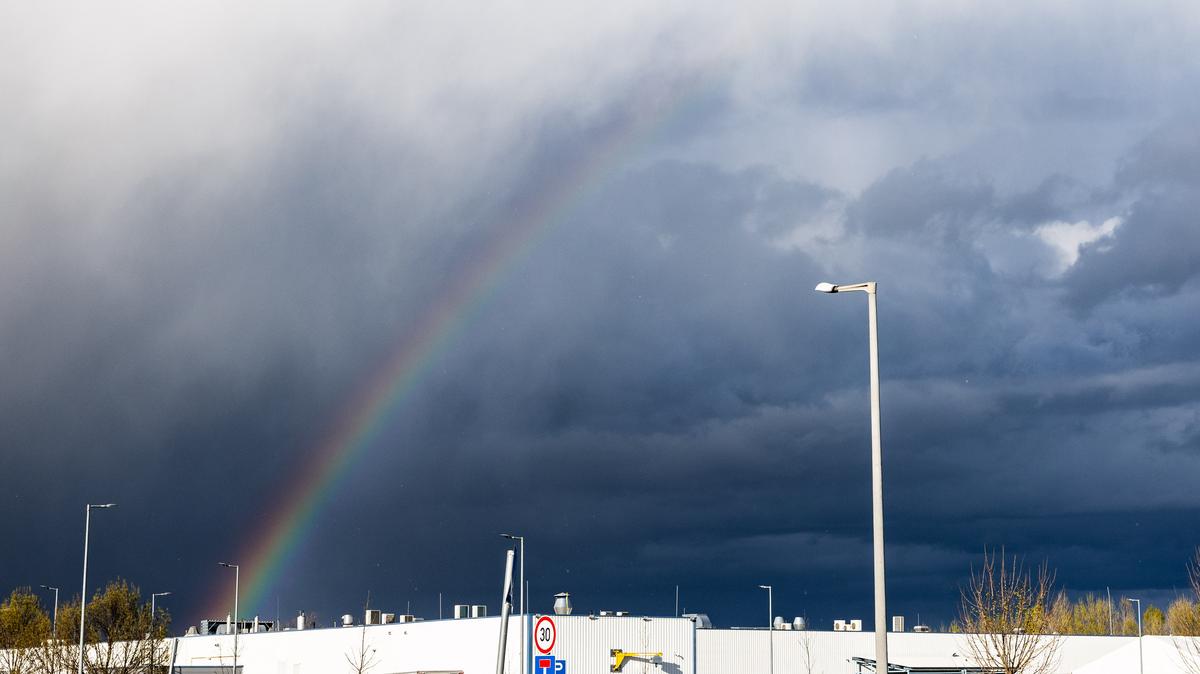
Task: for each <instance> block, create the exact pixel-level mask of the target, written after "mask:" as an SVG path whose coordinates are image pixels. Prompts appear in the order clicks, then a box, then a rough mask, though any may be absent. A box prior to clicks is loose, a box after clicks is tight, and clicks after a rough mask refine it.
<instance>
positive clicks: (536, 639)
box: [533, 615, 558, 655]
mask: <svg viewBox="0 0 1200 674" xmlns="http://www.w3.org/2000/svg"><path fill="white" fill-rule="evenodd" d="M557 638H558V630H556V629H555V628H554V621H553V620H551V619H550V616H545V615H544V616H542V617H541V618H538V621H537V623H536V624H535V625H534V626H533V644H534V645H535V646H537V649H538V652H539V653H542V654H544V655H550V651H552V650H554V640H555V639H557Z"/></svg>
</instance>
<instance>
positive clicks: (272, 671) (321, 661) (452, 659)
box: [164, 615, 1188, 674]
mask: <svg viewBox="0 0 1200 674" xmlns="http://www.w3.org/2000/svg"><path fill="white" fill-rule="evenodd" d="M500 620H501V619H500V618H499V617H486V618H466V619H446V620H428V621H415V622H397V623H389V624H382V625H374V624H373V625H354V626H346V627H339V628H324V629H304V630H290V631H280V632H258V633H246V634H241V635H239V636H238V653H237V672H238V673H239V674H333V673H337V672H353V673H358V672H363V673H368V674H410V673H439V674H440V673H458V672H462V673H463V674H494V673H495V672H496V659H497V652H498V650H499V636H500ZM705 624H706V621H705V620H704V619H696V618H687V617H682V618H676V617H652V616H647V617H640V616H613V615H607V616H581V615H574V616H572V615H550V616H542V615H528V616H513V617H511V618H509V629H508V636H507V640H506V655H505V670H504V671H505V672H506V673H507V674H521V673H522V672H524V673H525V674H611V673H612V672H622V673H623V674H731V673H735V672H746V673H754V674H857V673H859V672H873V671H874V660H873V658H874V635H873V633H871V632H852V631H819V630H792V629H775V630H767V629H765V628H763V629H712V628H707V627H705ZM1053 638H1056V639H1059V642H1058V644H1059V648H1058V658H1057V665H1056V667H1057V668H1056V669H1055V670H1054V671H1055V672H1058V673H1061V674H1136V673H1137V672H1139V671H1141V672H1153V673H1154V674H1175V673H1179V674H1184V673H1185V672H1187V671H1188V670H1187V669H1186V668H1185V665H1184V664H1183V661H1182V658H1183V657H1184V656H1183V652H1182V650H1181V649H1180V645H1181V643H1182V642H1180V641H1177V640H1176V639H1174V638H1172V637H1157V636H1156V637H1145V638H1143V639H1142V640H1140V643H1139V639H1138V638H1137V637H1105V636H1101V637H1096V636H1062V637H1053ZM967 639H968V637H966V636H964V635H961V634H942V633H914V632H901V633H891V634H889V637H888V644H889V646H888V647H889V659H890V660H891V665H892V669H891V671H892V672H913V673H916V672H924V673H927V674H949V673H954V674H961V673H964V672H980V671H981V670H980V668H979V667H978V665H977V664H976V663H975V662H974V661H972V660H971V658H970V657H969V656H968V653H969V650H968V645H967V641H966V640H967ZM233 649H234V637H233V636H232V635H226V634H220V635H195V636H185V637H179V638H174V639H171V640H170V644H169V648H168V649H167V651H166V653H165V654H164V655H165V656H166V657H168V658H169V662H170V670H169V671H171V672H176V673H178V674H218V673H222V674H223V673H226V672H233V665H234V652H233ZM164 664H165V663H164ZM360 664H361V665H365V666H360ZM522 665H524V667H523V666H522Z"/></svg>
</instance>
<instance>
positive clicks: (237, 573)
mask: <svg viewBox="0 0 1200 674" xmlns="http://www.w3.org/2000/svg"><path fill="white" fill-rule="evenodd" d="M217 564H220V565H221V566H223V567H225V568H227V569H233V674H237V656H238V632H240V631H241V630H239V629H238V591H239V586H240V578H241V575H242V570H241V568H240V567H239V566H238V565H237V564H230V563H228V562H217Z"/></svg>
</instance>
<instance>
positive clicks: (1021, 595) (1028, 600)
mask: <svg viewBox="0 0 1200 674" xmlns="http://www.w3.org/2000/svg"><path fill="white" fill-rule="evenodd" d="M1053 587H1054V574H1052V573H1051V572H1050V571H1049V569H1048V568H1047V567H1046V565H1045V564H1043V565H1042V566H1041V567H1039V568H1038V571H1037V578H1036V579H1034V578H1033V577H1032V576H1031V574H1030V571H1029V569H1027V568H1025V566H1024V564H1022V563H1021V562H1020V561H1019V560H1018V559H1017V558H1016V557H1013V559H1012V561H1011V563H1010V562H1008V561H1006V560H1005V558H1004V551H1003V550H1001V551H1000V554H998V555H997V554H995V553H992V554H989V553H987V552H984V555H983V565H982V566H981V567H980V568H979V569H978V571H977V572H976V571H975V570H974V569H973V570H972V572H971V582H970V585H969V586H968V587H967V588H965V589H964V590H962V600H961V604H960V608H959V622H960V624H961V626H962V630H963V632H964V635H963V636H964V640H965V641H966V648H967V650H968V651H969V652H970V653H971V656H972V657H973V658H974V659H975V661H976V663H977V664H978V665H979V666H980V667H981V668H983V669H984V670H985V671H994V672H999V673H1002V674H1050V673H1051V672H1054V671H1055V669H1056V667H1057V666H1058V651H1059V647H1060V645H1061V638H1060V637H1059V636H1058V635H1056V634H1053V633H1052V632H1053V625H1052V617H1051V606H1050V601H1051V597H1052V596H1053Z"/></svg>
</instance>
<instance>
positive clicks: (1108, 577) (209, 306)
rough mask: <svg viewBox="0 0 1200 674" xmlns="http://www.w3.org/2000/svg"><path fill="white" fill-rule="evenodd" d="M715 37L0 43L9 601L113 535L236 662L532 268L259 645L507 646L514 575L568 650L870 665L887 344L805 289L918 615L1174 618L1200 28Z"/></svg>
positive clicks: (681, 9)
mask: <svg viewBox="0 0 1200 674" xmlns="http://www.w3.org/2000/svg"><path fill="white" fill-rule="evenodd" d="M708 4H709V5H710V6H707V7H703V8H702V7H700V6H699V5H698V4H697V3H695V2H662V3H653V4H648V3H645V2H605V3H595V4H591V5H585V4H581V3H561V2H548V3H532V2H531V3H499V4H497V5H496V6H492V7H488V6H483V7H481V6H478V5H479V3H461V4H453V3H444V2H439V3H426V4H421V3H388V2H380V3H369V2H359V3H317V4H315V6H313V7H302V6H299V5H298V4H297V3H294V2H278V3H275V2H258V3H244V2H207V3H199V4H188V5H182V4H179V5H175V4H173V3H160V2H150V3H144V4H137V3H122V2H118V3H102V4H97V3H53V2H47V3H15V2H14V3H7V4H5V5H3V6H0V91H2V92H3V94H2V95H0V133H2V134H3V150H2V151H0V485H2V489H0V499H3V509H2V511H0V512H2V516H0V540H4V541H6V544H5V545H4V546H3V552H0V587H2V588H3V589H5V590H7V589H8V588H11V587H15V586H20V585H32V586H34V587H36V586H37V585H39V584H42V583H45V584H50V585H59V586H61V587H62V588H63V590H64V596H65V595H66V594H74V593H77V592H78V591H79V575H78V574H79V568H80V562H81V556H82V550H81V548H82V546H81V543H82V540H81V539H82V533H83V531H82V529H83V510H84V504H85V503H87V502H89V501H90V502H108V501H115V502H118V503H119V504H120V507H119V508H118V509H116V510H112V511H107V512H103V513H99V514H97V515H96V517H94V518H93V528H92V541H93V542H92V551H91V558H90V569H91V570H90V577H91V579H93V580H94V581H95V582H97V583H99V582H102V581H103V580H105V579H108V578H114V577H117V576H121V577H125V578H128V579H129V580H131V581H133V582H134V583H137V584H138V585H140V586H141V588H142V589H143V591H144V592H146V593H149V592H157V591H163V590H170V591H173V592H174V593H175V594H174V596H172V597H170V598H167V599H165V600H164V604H165V605H166V606H168V607H169V608H170V609H171V610H172V611H174V612H175V614H176V620H177V623H193V622H195V621H196V620H198V619H199V618H201V617H206V616H202V615H201V613H202V612H203V611H204V610H206V608H208V607H211V606H212V605H213V601H214V599H213V596H214V592H215V591H216V590H217V589H218V588H221V587H223V584H227V581H228V580H229V579H228V574H227V573H224V570H223V569H220V568H219V567H217V566H216V562H217V561H219V560H227V559H228V560H229V561H239V560H237V559H230V558H232V557H236V556H237V555H239V554H244V551H245V550H246V549H247V548H248V546H253V544H254V541H251V540H248V539H249V538H250V537H252V536H254V535H255V534H254V532H255V531H257V530H258V529H259V528H260V526H261V525H262V523H263V522H264V521H267V520H269V519H270V518H272V517H277V516H278V513H279V508H280V506H279V502H280V500H281V499H282V496H283V494H284V492H285V490H286V488H287V486H288V485H290V484H292V483H294V482H295V481H296V479H297V476H298V475H299V474H300V473H301V472H302V470H303V469H304V468H305V467H306V466H308V465H310V464H311V463H312V461H313V456H314V453H316V452H317V450H318V448H319V447H320V444H321V442H322V441H323V439H325V438H326V437H328V436H329V434H330V433H331V429H333V428H334V427H335V425H336V423H337V422H338V421H339V420H340V419H342V418H344V417H345V415H346V414H347V413H348V409H349V408H350V406H352V405H353V402H352V401H353V400H354V396H355V395H356V394H357V393H358V392H359V391H360V390H362V388H363V386H364V385H365V384H366V382H369V381H371V380H372V379H373V378H374V377H377V376H379V372H380V371H381V369H382V368H383V367H384V366H385V363H387V362H388V359H389V357H390V356H391V355H392V354H393V353H394V352H395V351H396V349H398V348H401V347H402V345H404V344H405V343H407V342H408V341H409V340H411V339H413V334H414V331H416V330H419V328H420V325H421V322H422V321H423V320H426V319H427V317H429V316H431V315H434V314H436V312H437V311H438V310H439V303H443V304H444V303H445V302H446V299H445V298H446V297H447V296H448V293H452V290H453V288H455V284H456V283H459V282H461V281H462V280H463V279H472V278H475V277H473V276H472V274H476V273H477V271H478V270H479V269H480V268H481V265H482V264H483V263H482V262H481V260H486V259H488V255H490V254H492V253H490V252H489V251H495V250H498V249H500V250H501V252H500V253H499V254H498V255H499V257H497V258H495V262H496V264H495V266H494V268H493V269H491V270H490V271H488V272H487V273H486V274H484V275H483V276H482V277H480V278H478V279H476V281H477V282H476V281H472V283H474V285H473V286H471V287H470V288H469V290H470V292H469V293H468V300H469V301H464V302H460V303H459V304H458V305H454V306H453V307H452V308H453V309H454V315H455V316H456V317H457V318H456V320H457V321H459V322H458V323H457V328H456V329H454V330H451V331H449V332H448V333H447V337H446V338H445V339H444V340H442V342H440V344H439V348H437V349H435V350H433V351H431V353H430V356H429V358H428V359H427V360H428V362H427V363H425V368H424V369H423V371H422V374H421V376H419V377H418V378H417V379H416V380H415V384H414V385H413V386H412V387H411V390H409V391H408V393H407V395H406V396H404V397H403V398H402V399H401V400H400V402H399V404H397V405H396V406H394V407H393V408H391V409H390V410H389V411H388V412H387V414H386V415H385V416H384V418H383V419H382V420H381V421H380V425H379V427H378V434H377V435H376V436H375V437H374V438H373V440H372V441H371V442H370V443H368V444H367V445H365V446H364V447H363V448H362V449H361V450H358V451H356V452H355V454H354V455H353V458H352V459H351V461H350V464H349V467H348V469H347V472H346V474H345V475H344V477H343V479H341V480H340V481H339V482H337V484H336V485H335V486H334V488H333V489H332V491H331V492H330V493H329V495H328V498H327V499H325V500H323V501H322V502H321V505H320V507H319V508H318V510H317V512H316V514H315V516H314V518H313V520H312V525H311V527H309V528H307V529H306V530H305V531H304V535H303V536H302V537H301V539H300V544H299V547H298V549H297V550H296V552H295V554H294V555H292V556H291V557H289V558H288V560H287V561H286V564H285V566H284V568H283V571H282V573H281V574H280V575H279V576H278V577H277V578H275V579H274V580H273V581H272V582H270V583H269V587H268V588H267V589H266V590H264V592H263V597H264V599H263V601H261V602H260V603H259V604H258V605H254V606H249V607H247V606H245V605H243V607H242V608H243V611H242V613H244V614H251V613H259V614H261V615H263V616H264V617H267V616H270V617H274V616H275V615H276V613H277V612H278V613H280V614H282V615H283V616H284V617H285V619H286V618H289V617H291V616H293V615H295V612H296V611H298V610H314V611H317V612H318V614H319V615H320V616H321V618H322V621H328V620H329V619H331V618H333V617H335V616H337V615H340V614H341V613H343V612H352V613H358V610H359V609H360V608H361V606H362V605H363V602H364V600H365V598H366V595H367V592H368V591H369V592H370V593H371V602H372V605H373V606H378V607H380V608H383V609H384V610H393V611H395V612H403V611H404V610H405V608H406V606H411V610H412V611H413V612H414V613H417V614H418V615H423V616H426V617H436V615H437V610H438V609H437V601H438V600H437V593H439V592H441V593H443V594H444V597H445V603H446V605H447V606H448V605H449V604H450V603H488V604H490V605H491V609H492V611H495V610H496V607H497V603H498V595H499V591H500V590H499V582H500V575H501V571H502V563H503V543H504V541H502V540H500V539H499V538H498V537H497V536H496V534H497V533H498V532H500V531H516V532H518V533H524V534H525V535H526V536H527V537H528V543H527V549H528V561H527V566H526V572H527V576H528V579H529V581H530V585H531V591H532V594H531V598H532V602H531V606H532V608H533V609H534V610H538V611H548V610H549V609H550V605H551V602H552V595H553V594H554V593H555V592H560V591H569V592H571V593H572V595H573V596H574V598H575V601H576V605H577V607H578V608H579V609H580V610H582V611H583V612H588V611H592V610H599V609H625V610H631V611H635V612H646V613H656V614H669V613H671V612H673V610H674V588H675V586H676V585H679V586H680V591H681V596H682V597H681V601H682V604H683V606H684V607H685V608H686V609H687V610H689V611H704V612H708V613H709V614H710V615H712V617H713V619H714V621H715V622H717V623H718V624H722V625H729V624H750V623H758V622H761V620H762V610H761V609H762V608H763V604H764V603H765V599H766V598H765V597H763V596H762V594H763V593H762V591H761V590H758V589H757V585H759V584H771V585H773V586H774V587H775V607H776V612H777V613H779V614H781V615H785V616H787V617H789V618H790V617H791V616H794V615H807V616H809V618H810V620H811V621H814V623H815V625H816V626H818V627H823V628H828V626H829V623H830V622H831V621H832V620H833V619H834V618H863V619H864V620H865V622H867V623H868V624H870V622H871V620H870V619H871V617H872V610H871V599H872V597H871V577H870V569H871V540H870V533H871V522H870V467H869V455H870V435H869V407H868V390H867V382H868V379H867V376H868V372H867V333H866V302H865V297H864V296H862V295H861V294H852V295H846V296H827V295H818V294H816V293H814V292H812V287H813V286H814V285H815V284H816V283H817V282H819V281H834V282H856V281H863V280H876V281H878V282H879V296H878V297H879V314H880V317H879V321H880V343H881V371H882V379H883V387H882V401H883V449H884V470H885V475H884V478H885V485H886V518H887V561H888V582H889V586H888V589H889V602H890V605H889V613H892V614H898V615H899V614H903V615H907V616H909V621H910V624H913V623H914V622H915V621H916V619H917V614H918V613H919V614H920V619H921V621H922V622H926V623H932V624H933V625H934V626H935V627H936V626H937V625H938V624H940V623H945V622H948V621H950V620H951V619H952V618H953V617H954V615H955V611H956V606H957V593H958V587H959V586H960V585H961V584H962V583H963V581H964V579H965V578H966V576H967V574H968V573H969V569H970V565H971V564H972V562H975V561H977V560H978V559H979V557H980V554H981V553H982V551H983V550H984V549H985V548H999V547H1001V546H1003V547H1004V548H1005V549H1006V550H1007V551H1008V552H1009V553H1011V554H1017V555H1021V556H1023V557H1024V558H1025V559H1027V560H1029V561H1032V562H1040V561H1042V560H1046V561H1047V562H1048V564H1049V565H1050V566H1051V567H1053V568H1056V569H1057V571H1058V580H1059V584H1060V585H1061V586H1063V587H1065V588H1067V589H1069V590H1071V591H1072V592H1080V593H1082V592H1088V591H1093V592H1104V590H1105V588H1106V587H1111V588H1112V591H1113V593H1114V594H1118V593H1127V594H1132V595H1133V596H1143V597H1144V598H1147V599H1149V600H1153V601H1156V602H1159V603H1162V602H1165V601H1167V600H1169V599H1170V598H1171V597H1173V596H1175V594H1176V592H1177V591H1178V590H1181V589H1182V588H1183V587H1184V586H1185V585H1186V582H1187V578H1186V569H1185V564H1186V562H1187V560H1188V557H1189V555H1190V554H1191V551H1192V549H1193V548H1194V546H1195V545H1196V544H1197V543H1200V518H1198V516H1200V489H1198V488H1197V484H1198V483H1200V407H1198V403H1200V321H1197V318H1196V317H1197V316H1200V279H1198V278H1197V276H1200V227H1198V226H1197V220H1196V219H1197V213H1200V125H1197V123H1196V119H1197V113H1200V93H1197V92H1200V11H1197V9H1196V5H1195V4H1194V3H1186V2H1180V3H1169V2H1163V3H1135V2H1123V3H1111V2H1062V3H1041V2H1037V3H1033V2H1031V3H1024V2H1005V3H990V4H988V3H950V2H944V3H926V2H905V3H898V4H896V5H891V6H889V5H888V4H887V3H877V2H864V3H853V2H851V3H838V5H839V8H838V9H836V10H832V9H829V5H828V3H812V4H810V5H806V4H804V3H796V2H780V3H708ZM506 241H507V242H510V243H511V244H513V245H510V246H509V247H508V248H503V247H502V246H498V245H497V243H496V242H506ZM255 571H256V570H255V569H249V568H244V569H243V582H245V581H246V579H247V577H253V575H254V574H255ZM47 601H49V595H47ZM207 617H217V616H207Z"/></svg>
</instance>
